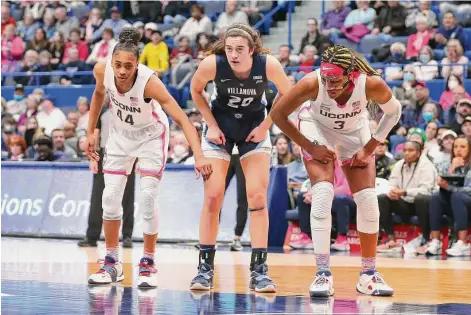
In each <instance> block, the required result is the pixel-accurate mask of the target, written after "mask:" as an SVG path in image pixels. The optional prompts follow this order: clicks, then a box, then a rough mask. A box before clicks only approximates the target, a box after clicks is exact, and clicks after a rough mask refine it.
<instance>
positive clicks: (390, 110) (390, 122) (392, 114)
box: [372, 95, 402, 143]
mask: <svg viewBox="0 0 471 315" xmlns="http://www.w3.org/2000/svg"><path fill="white" fill-rule="evenodd" d="M378 105H379V107H380V108H381V109H382V110H383V112H384V115H383V117H382V118H381V120H380V121H379V124H378V128H377V129H376V132H375V133H374V134H373V135H372V137H373V138H375V139H376V140H378V141H379V142H381V143H383V142H384V140H385V139H386V137H387V136H388V134H389V133H390V132H391V129H393V128H394V126H395V125H396V124H397V122H398V121H399V119H400V118H401V112H402V106H401V103H400V102H399V101H398V100H397V99H396V97H394V95H393V96H392V97H391V99H390V100H389V101H387V102H386V103H385V104H379V103H378Z"/></svg>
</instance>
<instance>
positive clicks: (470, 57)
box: [464, 37, 471, 60]
mask: <svg viewBox="0 0 471 315" xmlns="http://www.w3.org/2000/svg"><path fill="white" fill-rule="evenodd" d="M470 40H471V37H470ZM464 56H465V57H466V58H468V59H469V60H471V50H468V51H465V52H464Z"/></svg>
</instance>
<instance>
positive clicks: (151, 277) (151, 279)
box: [137, 257, 157, 288]
mask: <svg viewBox="0 0 471 315" xmlns="http://www.w3.org/2000/svg"><path fill="white" fill-rule="evenodd" d="M138 266H139V277H138V279H137V287H138V288H156V287H157V269H155V268H154V260H153V259H152V258H145V257H144V258H141V261H140V262H139V265H138Z"/></svg>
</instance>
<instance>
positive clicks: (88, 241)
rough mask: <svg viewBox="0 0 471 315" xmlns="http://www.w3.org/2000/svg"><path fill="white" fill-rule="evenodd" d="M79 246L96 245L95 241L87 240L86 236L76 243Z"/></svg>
mask: <svg viewBox="0 0 471 315" xmlns="http://www.w3.org/2000/svg"><path fill="white" fill-rule="evenodd" d="M77 245H78V246H79V247H97V243H96V241H92V240H89V239H88V238H84V239H83V240H81V241H79V242H78V243H77Z"/></svg>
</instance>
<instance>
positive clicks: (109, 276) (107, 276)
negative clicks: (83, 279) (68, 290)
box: [88, 256, 124, 284]
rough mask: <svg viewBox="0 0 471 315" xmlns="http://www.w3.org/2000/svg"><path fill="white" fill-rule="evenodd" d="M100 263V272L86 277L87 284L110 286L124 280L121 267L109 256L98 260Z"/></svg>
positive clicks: (119, 263)
mask: <svg viewBox="0 0 471 315" xmlns="http://www.w3.org/2000/svg"><path fill="white" fill-rule="evenodd" d="M98 263H102V264H103V265H102V266H101V268H100V270H98V271H97V272H96V273H94V274H91V275H90V277H88V284H110V283H113V282H121V281H123V280H124V274H123V265H122V264H121V262H119V261H115V259H114V258H113V257H111V256H105V259H99V260H98Z"/></svg>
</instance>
